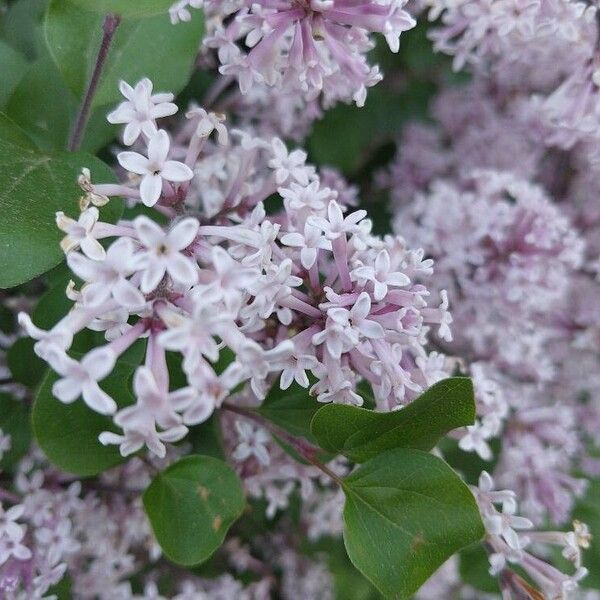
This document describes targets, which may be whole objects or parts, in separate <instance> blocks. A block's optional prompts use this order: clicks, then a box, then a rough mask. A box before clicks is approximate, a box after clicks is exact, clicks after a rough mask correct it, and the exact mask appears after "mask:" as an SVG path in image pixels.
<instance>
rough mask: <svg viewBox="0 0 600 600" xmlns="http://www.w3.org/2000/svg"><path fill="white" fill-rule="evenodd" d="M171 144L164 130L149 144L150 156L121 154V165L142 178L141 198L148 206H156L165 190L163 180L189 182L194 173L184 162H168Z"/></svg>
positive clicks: (155, 135) (119, 159)
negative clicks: (163, 189)
mask: <svg viewBox="0 0 600 600" xmlns="http://www.w3.org/2000/svg"><path fill="white" fill-rule="evenodd" d="M170 145H171V142H170V140H169V135H168V134H167V132H166V131H164V130H163V129H161V130H159V131H157V132H156V133H155V134H154V135H153V136H152V137H151V138H150V141H149V142H148V156H147V157H146V156H144V155H142V154H139V153H138V152H119V154H118V155H117V160H118V161H119V164H120V165H121V166H122V167H123V168H124V169H127V170H128V171H131V172H132V173H137V174H138V175H141V176H142V182H141V183H140V197H141V199H142V202H143V203H144V204H145V205H146V206H154V205H155V204H156V203H157V202H158V199H159V198H160V194H161V192H162V188H163V180H165V181H172V182H175V183H179V182H182V181H189V180H190V179H191V178H192V177H193V176H194V173H193V171H192V170H191V169H190V168H189V167H188V166H187V165H185V164H183V163H182V162H179V161H176V160H167V156H168V155H169V148H170Z"/></svg>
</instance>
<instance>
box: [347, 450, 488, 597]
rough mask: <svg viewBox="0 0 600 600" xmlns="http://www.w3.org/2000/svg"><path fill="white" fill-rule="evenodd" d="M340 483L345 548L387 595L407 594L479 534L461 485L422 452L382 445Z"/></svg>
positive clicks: (445, 467) (478, 519) (481, 530)
mask: <svg viewBox="0 0 600 600" xmlns="http://www.w3.org/2000/svg"><path fill="white" fill-rule="evenodd" d="M342 487H343V490H344V493H345V494H346V504H345V506H344V542H345V544H346V550H347V552H348V556H349V557H350V560H351V561H352V563H353V564H354V566H356V568H357V569H358V570H359V571H361V573H363V575H365V577H367V579H369V580H370V581H371V582H372V583H373V584H374V585H375V586H376V587H377V588H378V589H379V590H380V591H381V592H382V593H383V594H384V595H385V596H386V597H388V598H394V599H397V600H405V599H408V598H411V597H412V596H413V594H414V593H415V592H416V591H417V590H418V589H419V587H420V586H421V585H422V584H423V583H424V582H425V581H426V580H427V579H428V578H429V577H430V576H431V575H432V574H433V573H434V572H435V571H436V569H438V567H440V566H441V565H442V564H443V563H444V562H445V561H446V560H447V559H448V558H450V556H452V555H453V554H454V553H455V552H458V551H459V550H460V549H461V548H464V547H465V546H468V545H469V544H472V543H474V542H476V541H478V540H480V539H481V538H482V537H483V535H484V528H483V523H482V522H481V517H480V515H479V510H478V508H477V504H476V503H475V498H474V497H473V494H471V492H470V491H469V488H468V487H467V486H466V485H465V484H464V483H463V482H462V481H461V480H460V478H459V477H458V476H457V475H456V473H454V471H452V469H451V468H450V467H449V466H448V465H447V464H446V463H445V462H444V461H443V460H441V459H439V458H437V457H435V456H433V455H431V454H428V453H427V452H423V451H421V450H415V449H412V448H410V449H409V448H397V449H395V450H388V451H387V452H384V453H383V454H380V455H379V456H377V457H375V458H373V459H371V460H370V461H368V462H366V463H365V464H363V465H361V466H360V467H359V468H358V469H357V470H356V471H355V472H354V473H352V474H351V475H350V476H349V477H347V478H346V479H344V480H343V482H342Z"/></svg>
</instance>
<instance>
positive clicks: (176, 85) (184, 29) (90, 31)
mask: <svg viewBox="0 0 600 600" xmlns="http://www.w3.org/2000/svg"><path fill="white" fill-rule="evenodd" d="M159 4H161V2H159V1H158V0H147V1H146V2H140V1H139V0H138V1H137V2H129V1H119V2H112V1H108V0H101V1H99V2H97V1H95V0H94V1H93V2H92V1H87V0H52V2H51V3H50V6H49V8H48V13H47V15H46V21H45V25H44V27H45V35H46V41H47V44H48V48H49V50H50V53H51V55H52V57H53V59H54V61H55V62H56V64H57V66H58V68H59V70H60V72H61V73H62V75H63V77H64V80H65V82H66V83H67V85H68V87H69V88H70V89H71V90H72V92H73V93H74V94H75V96H76V97H77V98H81V97H82V96H83V94H84V91H85V89H86V87H87V85H88V82H89V80H90V76H91V73H92V70H93V67H94V64H95V61H96V56H97V53H98V48H99V45H100V40H101V38H102V23H103V20H104V14H105V13H106V11H107V9H108V5H115V6H116V5H118V6H119V7H120V8H121V11H120V12H121V13H122V14H123V15H124V17H126V18H124V19H123V21H122V22H121V24H120V25H119V27H118V28H117V31H116V34H115V36H114V38H113V41H112V44H111V47H110V52H109V54H108V58H107V60H106V63H105V66H104V69H103V71H102V77H101V80H100V84H99V86H98V88H97V91H96V94H95V96H94V100H93V104H94V106H102V105H106V104H109V103H112V102H115V101H117V100H119V99H120V98H121V95H120V93H119V89H118V83H119V80H121V79H124V80H125V81H127V82H129V83H131V84H135V83H137V81H138V80H139V79H141V78H142V77H150V79H152V81H153V83H154V85H155V89H156V90H157V91H161V90H162V91H173V92H178V91H179V90H181V89H183V87H184V86H185V84H186V83H187V81H188V79H189V76H190V74H191V70H192V66H193V64H194V59H195V57H196V53H197V51H198V48H199V46H200V42H201V40H202V35H203V31H204V19H203V15H202V12H201V11H194V17H193V19H192V20H191V21H190V22H189V23H182V24H181V25H179V26H178V27H177V29H174V26H173V25H171V22H170V21H169V18H168V17H167V16H166V15H165V14H158V15H157V14H156V13H157V10H155V9H152V7H155V8H156V7H157V6H158V5H159ZM164 4H165V3H164V2H162V5H163V9H164ZM151 5H152V6H151ZM117 12H119V11H117ZM162 12H164V10H163V11H162ZM138 17H139V18H138Z"/></svg>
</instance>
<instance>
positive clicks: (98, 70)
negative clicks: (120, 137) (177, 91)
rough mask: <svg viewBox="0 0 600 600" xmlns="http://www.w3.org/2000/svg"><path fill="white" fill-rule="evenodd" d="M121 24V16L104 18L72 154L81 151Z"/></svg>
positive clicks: (80, 111) (73, 137) (73, 133)
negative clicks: (99, 87) (95, 95)
mask: <svg viewBox="0 0 600 600" xmlns="http://www.w3.org/2000/svg"><path fill="white" fill-rule="evenodd" d="M120 22H121V17H119V15H106V17H104V23H103V25H102V31H103V34H102V41H101V42H100V48H99V50H98V55H97V56H96V64H95V65H94V71H93V72H92V77H91V79H90V82H89V84H88V87H87V90H86V92H85V96H84V98H83V102H82V103H81V107H80V109H79V114H78V115H77V121H76V122H75V127H74V128H73V132H72V133H71V137H70V139H69V143H68V145H67V150H69V151H71V152H75V151H76V150H79V148H80V146H81V140H82V139H83V134H84V133H85V128H86V127H87V123H88V121H89V118H90V112H91V109H92V100H93V99H94V94H95V93H96V89H97V88H98V84H99V83H100V76H101V75H102V70H103V69H104V64H105V63H106V58H107V57H108V52H109V50H110V45H111V43H112V40H113V37H114V35H115V32H116V31H117V27H118V26H119V23H120Z"/></svg>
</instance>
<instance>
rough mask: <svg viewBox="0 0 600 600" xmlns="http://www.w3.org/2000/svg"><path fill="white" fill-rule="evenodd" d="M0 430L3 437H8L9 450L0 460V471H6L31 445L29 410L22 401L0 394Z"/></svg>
mask: <svg viewBox="0 0 600 600" xmlns="http://www.w3.org/2000/svg"><path fill="white" fill-rule="evenodd" d="M0 429H1V430H2V433H3V434H4V435H6V434H9V435H10V449H9V450H7V451H6V452H4V454H3V456H2V459H1V460H0V469H1V470H6V469H10V468H12V467H13V466H14V465H15V464H16V463H17V461H18V460H19V459H20V458H21V457H22V456H23V455H24V454H25V453H26V452H27V451H28V450H29V445H30V443H31V425H30V422H29V408H28V407H27V404H25V402H24V401H22V400H15V399H14V398H11V397H10V396H9V395H8V394H0Z"/></svg>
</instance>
